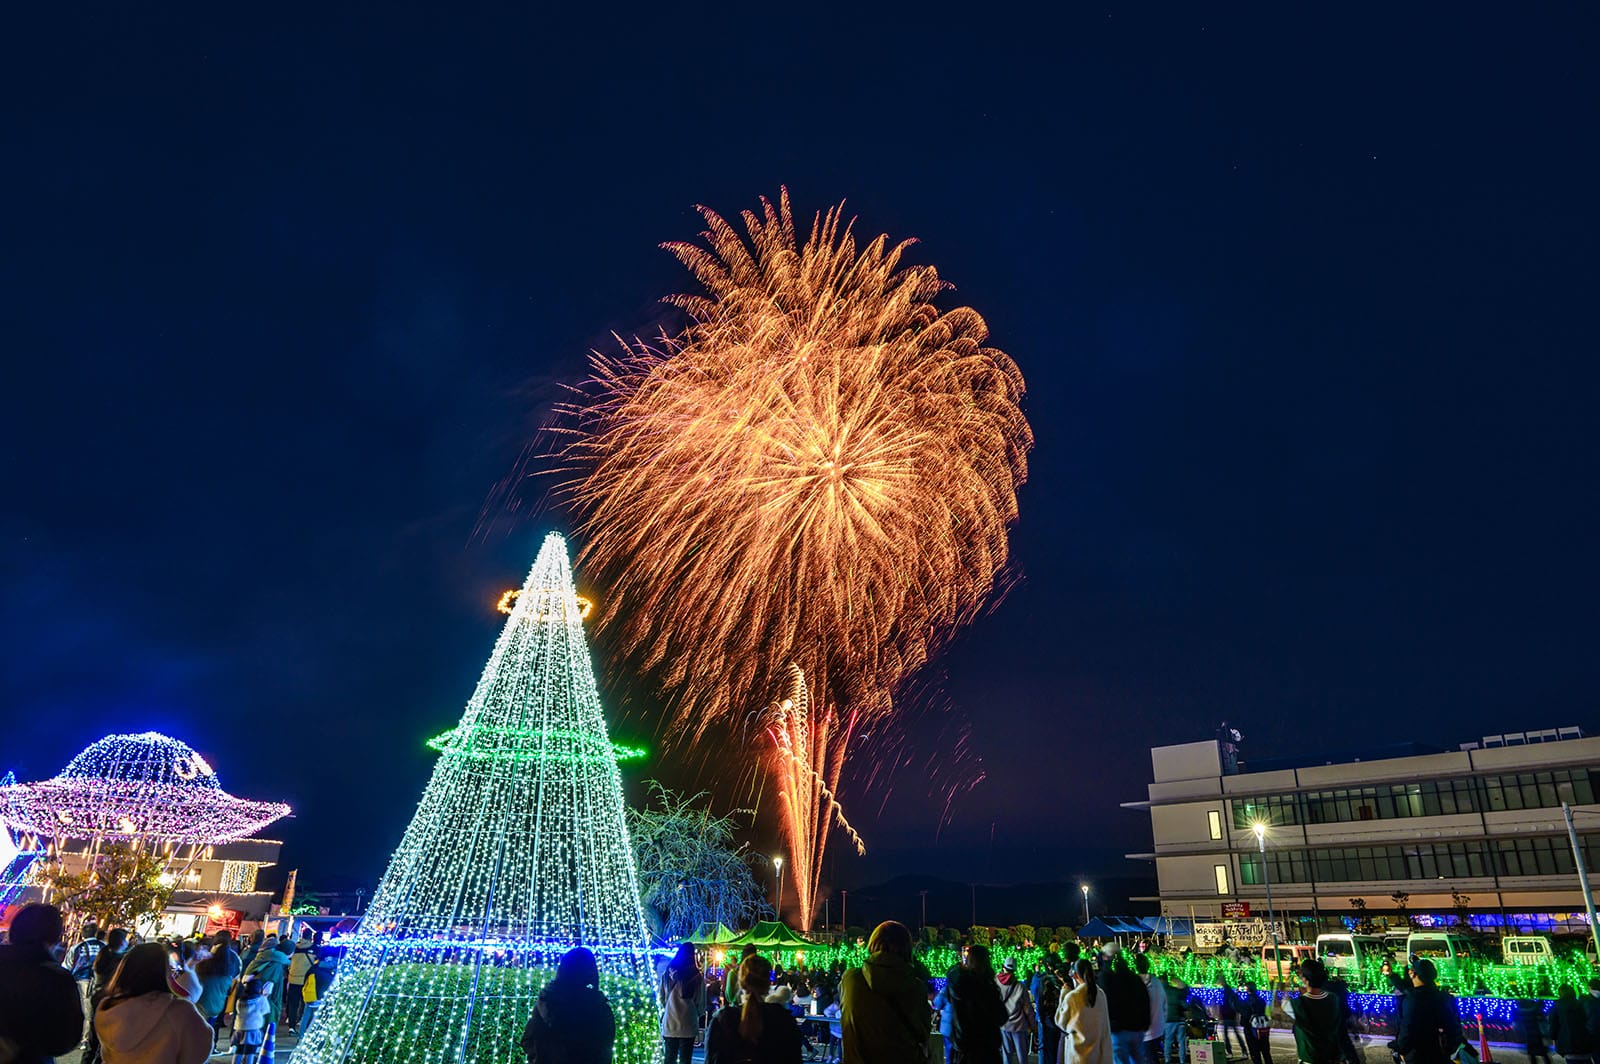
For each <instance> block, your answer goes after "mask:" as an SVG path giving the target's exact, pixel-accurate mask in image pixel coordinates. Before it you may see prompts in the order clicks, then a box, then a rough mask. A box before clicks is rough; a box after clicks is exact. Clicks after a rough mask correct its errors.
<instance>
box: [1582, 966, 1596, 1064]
mask: <svg viewBox="0 0 1600 1064" xmlns="http://www.w3.org/2000/svg"><path fill="white" fill-rule="evenodd" d="M1578 1003H1579V1004H1580V1005H1582V1006H1583V1015H1584V1017H1585V1019H1587V1021H1588V1027H1589V1042H1590V1044H1591V1045H1593V1046H1594V1047H1595V1049H1597V1050H1600V979H1591V980H1589V996H1588V997H1586V998H1582V999H1580V1000H1579V1002H1578Z"/></svg>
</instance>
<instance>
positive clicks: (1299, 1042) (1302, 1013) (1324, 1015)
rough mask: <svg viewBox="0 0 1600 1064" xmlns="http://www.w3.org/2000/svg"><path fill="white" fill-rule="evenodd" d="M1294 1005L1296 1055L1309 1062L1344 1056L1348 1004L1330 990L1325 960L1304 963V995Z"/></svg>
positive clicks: (1327, 1063)
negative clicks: (1343, 1032)
mask: <svg viewBox="0 0 1600 1064" xmlns="http://www.w3.org/2000/svg"><path fill="white" fill-rule="evenodd" d="M1292 1005H1293V1008H1294V1044H1295V1055H1296V1056H1297V1057H1298V1058H1299V1059H1300V1060H1302V1061H1304V1062H1305V1064H1337V1062H1338V1061H1339V1060H1340V1059H1341V1058H1342V1057H1343V1056H1344V1047H1343V1045H1342V1044H1341V1041H1340V1032H1341V1031H1343V1030H1344V1006H1343V1004H1341V1003H1340V1001H1339V998H1338V997H1337V996H1335V995H1334V994H1331V993H1329V992H1328V969H1327V967H1326V966H1324V965H1323V963H1322V962H1321V961H1319V960H1316V959H1315V958H1313V959H1311V960H1308V961H1305V962H1304V963H1302V964H1301V965H1300V995H1299V996H1298V997H1296V998H1295V999H1294V1001H1293V1003H1292ZM1270 1059H1271V1058H1270V1057H1269V1058H1268V1060H1269V1061H1270Z"/></svg>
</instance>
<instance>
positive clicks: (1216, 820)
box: [1206, 809, 1222, 839]
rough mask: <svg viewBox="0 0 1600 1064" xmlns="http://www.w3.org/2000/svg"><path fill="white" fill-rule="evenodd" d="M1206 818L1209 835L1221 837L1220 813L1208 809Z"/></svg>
mask: <svg viewBox="0 0 1600 1064" xmlns="http://www.w3.org/2000/svg"><path fill="white" fill-rule="evenodd" d="M1206 820H1207V822H1208V823H1209V824H1210V826H1211V837H1212V838H1213V839H1220V838H1222V814H1221V813H1219V812H1217V811H1216V810H1215V809H1208V810H1207V811H1206Z"/></svg>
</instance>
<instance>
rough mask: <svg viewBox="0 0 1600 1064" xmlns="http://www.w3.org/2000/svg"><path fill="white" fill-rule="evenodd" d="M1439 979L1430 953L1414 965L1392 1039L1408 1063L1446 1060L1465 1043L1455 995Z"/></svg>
mask: <svg viewBox="0 0 1600 1064" xmlns="http://www.w3.org/2000/svg"><path fill="white" fill-rule="evenodd" d="M1438 979H1439V970H1438V969H1437V968H1435V967H1434V964H1433V962H1432V961H1430V960H1429V959H1428V958H1426V957H1421V958H1418V960H1417V962H1416V963H1415V964H1413V965H1412V966H1411V990H1410V991H1409V992H1408V993H1407V994H1406V995H1405V997H1404V998H1403V999H1402V1000H1401V1004H1400V1034H1399V1035H1398V1036H1397V1037H1396V1038H1395V1040H1394V1041H1392V1042H1390V1043H1389V1048H1390V1049H1391V1050H1393V1051H1394V1052H1396V1053H1399V1054H1401V1055H1402V1056H1404V1057H1405V1058H1406V1064H1446V1062H1447V1061H1448V1060H1450V1058H1451V1057H1452V1056H1453V1055H1454V1054H1455V1051H1456V1050H1457V1049H1458V1048H1460V1046H1461V1042H1462V1036H1461V1016H1460V1014H1459V1013H1457V1012H1456V1002H1455V998H1453V997H1451V996H1450V995H1449V994H1447V993H1445V992H1444V991H1443V990H1440V989H1439V987H1438V986H1437V985H1436V984H1437V982H1438ZM1573 1004H1577V1002H1576V1001H1574V1002H1573Z"/></svg>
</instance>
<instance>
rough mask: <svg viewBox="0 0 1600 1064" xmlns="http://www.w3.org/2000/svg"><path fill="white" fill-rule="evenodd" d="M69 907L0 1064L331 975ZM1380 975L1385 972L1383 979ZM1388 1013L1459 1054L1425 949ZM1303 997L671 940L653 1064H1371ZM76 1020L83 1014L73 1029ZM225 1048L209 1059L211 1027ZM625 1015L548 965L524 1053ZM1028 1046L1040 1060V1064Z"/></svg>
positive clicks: (118, 1043)
mask: <svg viewBox="0 0 1600 1064" xmlns="http://www.w3.org/2000/svg"><path fill="white" fill-rule="evenodd" d="M64 932H65V927H64V923H63V920H62V916H61V913H60V911H59V910H58V909H56V908H55V907H53V906H49V905H28V906H25V907H24V908H23V909H21V910H20V911H19V912H18V913H17V915H16V916H15V918H14V919H13V920H12V923H11V928H10V940H9V942H7V943H6V944H5V945H3V946H0V1061H4V1062H5V1064H49V1062H50V1061H51V1060H52V1059H53V1058H55V1057H57V1056H61V1055H64V1054H66V1053H69V1052H72V1051H73V1050H75V1049H78V1048H80V1043H81V1048H82V1055H81V1057H80V1061H81V1064H203V1062H204V1061H205V1060H207V1059H208V1058H209V1057H211V1056H214V1055H216V1054H217V1053H218V1052H219V1051H220V1052H230V1051H231V1053H232V1055H233V1056H234V1058H235V1061H236V1064H270V1062H271V1061H272V1060H273V1053H274V1048H275V1040H276V1035H277V1032H278V1030H279V1027H280V1025H281V1026H282V1027H284V1028H285V1029H294V1030H302V1029H303V1027H304V1025H305V1023H306V1022H307V1021H308V1019H309V1016H310V1013H311V1011H312V1010H314V1009H315V1008H316V1003H317V1001H318V999H319V997H320V995H321V994H322V993H323V992H325V991H326V989H327V987H328V985H329V984H330V983H331V982H332V980H333V979H334V978H335V976H336V965H335V964H334V962H333V958H332V956H331V951H328V950H324V949H322V948H321V945H320V943H319V942H318V940H317V938H316V936H315V935H313V934H312V933H311V932H309V931H306V932H303V933H302V934H301V935H300V936H299V937H298V938H294V939H291V938H290V937H288V936H285V937H284V938H281V939H280V938H278V937H277V936H275V935H272V934H269V933H265V932H262V931H257V932H255V933H254V934H253V935H252V936H251V937H250V938H249V939H248V940H246V941H244V942H242V943H239V944H237V945H236V943H235V942H234V939H233V936H232V935H231V934H229V933H228V932H226V931H223V932H219V933H218V934H216V935H215V936H213V937H211V938H209V939H196V938H191V939H180V940H172V941H150V942H143V941H140V940H139V938H138V936H137V935H135V934H133V933H132V932H130V931H128V930H127V929H124V928H112V929H110V930H108V931H107V933H106V935H105V937H104V938H103V939H102V938H101V937H100V929H99V928H97V927H95V926H94V925H93V924H90V925H87V926H86V927H85V928H84V932H83V937H82V938H81V940H80V941H78V942H77V943H76V944H75V945H73V946H72V948H71V949H70V950H68V949H66V948H64V946H63V942H62V939H63V936H64ZM1386 971H1387V969H1386ZM1387 974H1389V977H1390V985H1391V988H1392V989H1393V992H1394V995H1395V1005H1396V1013H1397V1015H1398V1017H1399V1020H1398V1024H1397V1030H1396V1036H1395V1038H1394V1040H1393V1041H1391V1042H1389V1046H1388V1047H1389V1049H1390V1051H1391V1052H1392V1053H1393V1055H1394V1058H1395V1060H1396V1061H1397V1062H1399V1061H1404V1064H1448V1062H1450V1061H1452V1060H1459V1059H1460V1053H1461V1051H1462V1047H1463V1045H1464V1038H1463V1034H1462V1029H1461V1022H1460V1018H1459V1016H1458V1013H1457V1008H1456V1003H1455V1001H1454V999H1452V998H1451V996H1450V995H1449V994H1448V993H1447V992H1445V991H1444V990H1442V989H1441V988H1440V987H1439V986H1438V985H1437V972H1436V970H1435V967H1434V965H1433V963H1432V962H1431V961H1429V960H1427V959H1426V958H1421V959H1416V960H1415V961H1414V962H1413V963H1412V964H1411V966H1410V967H1409V969H1404V968H1403V969H1400V970H1399V971H1387ZM1296 975H1297V981H1298V984H1299V985H1298V992H1280V991H1269V992H1268V993H1266V994H1263V993H1261V992H1259V991H1258V990H1257V988H1256V987H1255V986H1254V985H1253V984H1251V983H1249V982H1245V983H1242V984H1240V985H1239V986H1238V987H1233V986H1229V985H1227V984H1226V983H1224V984H1223V985H1221V986H1219V987H1217V988H1215V992H1214V993H1208V994H1206V995H1205V997H1206V998H1208V999H1210V1000H1212V1001H1213V1004H1212V1005H1211V1007H1210V1008H1209V1009H1207V1008H1205V1007H1203V1006H1202V1005H1201V1004H1200V997H1201V995H1199V994H1196V993H1194V992H1193V988H1191V987H1189V986H1187V985H1185V984H1184V983H1183V982H1182V980H1180V979H1178V978H1177V977H1176V976H1173V975H1170V974H1169V975H1156V974H1154V973H1153V972H1152V966H1151V964H1150V958H1149V956H1148V955H1146V954H1145V953H1143V952H1137V953H1133V954H1131V958H1130V955H1128V954H1124V953H1123V952H1122V951H1121V950H1120V949H1118V948H1117V947H1116V946H1115V944H1110V945H1108V946H1106V947H1105V948H1103V949H1100V950H1098V951H1093V952H1090V953H1088V954H1086V955H1085V954H1082V953H1080V951H1079V949H1078V947H1077V946H1076V945H1068V946H1066V947H1065V948H1057V947H1056V946H1054V945H1052V946H1051V948H1050V949H1049V950H1048V951H1046V953H1045V954H1044V956H1043V958H1042V959H1041V960H1040V961H1039V962H1038V963H1037V964H1035V965H1033V966H1032V969H1031V970H1030V971H1027V972H1023V971H1019V970H1018V965H1017V962H1016V960H1015V959H1007V960H1005V961H1004V963H1002V964H1001V965H1000V968H999V970H998V971H996V970H995V968H994V964H993V958H992V956H991V954H990V951H989V949H988V948H987V947H985V946H983V945H971V946H968V947H967V948H966V949H965V950H963V951H962V956H961V961H960V963H959V964H957V965H956V966H955V967H953V968H952V969H951V970H950V971H949V972H948V973H946V975H945V977H944V980H943V983H942V985H940V984H939V982H938V980H936V979H935V978H934V977H933V975H932V973H930V972H929V971H928V970H927V968H926V967H925V966H924V965H923V964H922V962H921V961H920V960H918V958H917V957H916V955H915V953H914V951H913V949H912V937H911V932H910V931H909V930H908V929H907V928H906V927H905V926H904V925H903V924H899V923H895V922H893V921H890V922H886V923H883V924H880V925H878V927H877V929H876V930H874V931H873V932H872V936H871V938H870V939H869V940H868V943H867V957H866V960H865V961H864V962H863V963H862V964H861V965H860V966H859V967H856V968H851V969H848V970H845V969H844V968H843V966H842V965H836V966H834V967H833V968H831V969H828V970H819V971H813V970H809V969H807V968H806V967H805V965H804V963H803V961H799V962H797V963H796V964H795V965H794V966H793V967H792V968H791V969H790V970H788V971H785V970H784V969H783V968H782V967H781V966H778V965H775V964H774V963H773V962H772V961H771V960H769V959H768V958H767V957H764V956H762V954H761V953H760V951H759V950H758V949H756V948H755V947H753V946H751V947H746V949H745V950H744V953H743V954H742V955H741V956H740V957H739V959H738V961H737V963H736V964H732V965H729V966H727V967H721V966H710V967H702V965H701V963H700V959H699V955H698V954H697V952H696V949H695V947H694V946H692V945H689V944H684V945H683V946H681V947H680V948H679V949H678V951H677V953H676V954H675V955H674V957H673V958H672V960H671V961H670V962H669V963H668V964H667V965H666V966H665V967H664V968H663V970H662V972H661V974H660V976H659V979H658V982H657V987H656V990H657V1000H658V1003H659V1005H660V1010H661V1012H660V1016H661V1024H660V1033H661V1039H662V1051H663V1055H664V1058H665V1062H666V1064H689V1062H690V1061H691V1059H692V1055H693V1052H694V1049H695V1047H696V1046H697V1045H703V1046H704V1047H705V1060H706V1064H800V1062H801V1061H802V1060H804V1059H806V1058H807V1057H809V1058H811V1059H814V1060H818V1061H826V1062H831V1064H930V1062H936V1061H937V1057H938V1055H939V1054H940V1053H942V1054H943V1057H944V1060H945V1064H1033V1062H1034V1061H1035V1060H1037V1061H1038V1064H1187V1061H1188V1059H1189V1052H1188V1042H1189V1039H1190V1038H1191V1037H1204V1038H1206V1039H1207V1040H1211V1041H1215V1042H1217V1043H1220V1045H1221V1047H1222V1049H1223V1053H1224V1056H1226V1055H1228V1054H1229V1053H1231V1051H1232V1048H1233V1046H1235V1045H1237V1047H1238V1050H1239V1055H1240V1058H1241V1059H1248V1060H1249V1061H1250V1062H1251V1064H1272V1055H1271V1052H1270V1050H1269V1046H1268V1041H1269V1037H1270V1035H1271V1031H1272V1026H1273V1024H1272V1013H1273V1012H1275V1011H1278V1010H1281V1013H1282V1015H1283V1017H1284V1019H1286V1020H1287V1021H1288V1023H1289V1025H1290V1027H1291V1029H1292V1033H1293V1038H1294V1055H1295V1058H1296V1059H1297V1060H1298V1061H1301V1062H1304V1064H1362V1055H1361V1052H1360V1050H1359V1048H1358V1046H1357V1044H1356V1040H1355V1038H1354V1037H1353V1023H1352V1021H1353V1017H1352V1014H1351V1009H1350V1004H1349V990H1348V988H1347V987H1346V986H1345V985H1344V983H1343V982H1342V980H1340V979H1338V978H1336V977H1331V976H1330V975H1329V972H1328V971H1327V969H1326V968H1325V967H1324V966H1323V964H1322V963H1321V962H1320V961H1318V960H1316V959H1310V960H1306V961H1303V962H1301V963H1300V964H1299V966H1298V968H1297V969H1296ZM1588 990H1589V993H1588V994H1587V995H1586V996H1585V997H1584V998H1583V999H1582V1000H1580V999H1579V998H1578V996H1577V993H1576V992H1575V990H1574V989H1573V988H1572V987H1571V986H1563V987H1562V988H1561V989H1560V993H1559V996H1558V998H1557V1000H1556V1002H1555V1004H1554V1007H1553V1008H1552V1009H1551V1010H1550V1011H1549V1013H1548V1016H1546V1014H1545V1012H1544V1009H1543V1007H1542V1005H1540V1004H1539V1003H1536V1002H1531V1001H1529V1002H1520V1003H1519V1006H1518V1009H1517V1017H1516V1027H1517V1031H1518V1033H1519V1035H1520V1037H1521V1039H1522V1041H1523V1042H1524V1044H1525V1047H1526V1049H1527V1053H1528V1057H1529V1062H1530V1064H1536V1062H1537V1061H1539V1060H1543V1061H1545V1062H1548V1061H1549V1060H1550V1049H1551V1046H1550V1045H1547V1044H1546V1037H1547V1036H1548V1038H1549V1040H1550V1042H1551V1043H1553V1047H1554V1050H1555V1052H1556V1053H1557V1054H1558V1055H1560V1056H1561V1057H1563V1058H1564V1060H1565V1061H1566V1062H1568V1064H1591V1062H1592V1061H1593V1060H1594V1058H1595V1057H1596V1055H1597V1054H1600V980H1595V981H1594V982H1593V983H1591V984H1590V986H1589V987H1588ZM86 1017H87V1022H86ZM225 1027H226V1028H227V1029H229V1031H230V1038H229V1040H228V1042H227V1043H225V1045H224V1046H223V1047H222V1048H221V1049H220V1050H219V1045H218V1038H219V1036H220V1034H221V1032H222V1030H223V1029H224V1028H225ZM616 1038H617V1025H616V1017H615V1015H614V1013H613V1011H612V1008H611V1004H610V1002H609V1001H608V999H607V998H606V995H605V993H604V992H603V990H602V987H601V980H600V971H599V966H598V964H597V962H596V960H595V957H594V954H593V953H591V952H590V951H589V950H587V949H583V948H578V949H574V950H571V951H570V952H568V953H567V954H566V955H565V956H564V957H563V958H562V959H561V961H560V963H559V965H558V967H557V970H556V973H555V977H554V978H553V979H551V981H550V982H549V983H547V984H546V985H545V986H544V988H543V990H542V991H541V992H540V994H539V998H538V1001H537V1002H536V1004H535V1007H534V1008H533V1010H532V1013H531V1015H530V1016H529V1018H528V1021H527V1026H526V1028H525V1030H524V1032H523V1037H522V1042H521V1045H522V1048H523V1050H524V1051H525V1052H526V1053H527V1055H528V1059H529V1060H530V1061H535V1062H538V1064H545V1062H549V1061H560V1062H563V1064H609V1062H610V1061H611V1060H612V1059H613V1054H614V1051H615V1045H616ZM1035 1054H1037V1056H1035Z"/></svg>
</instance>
